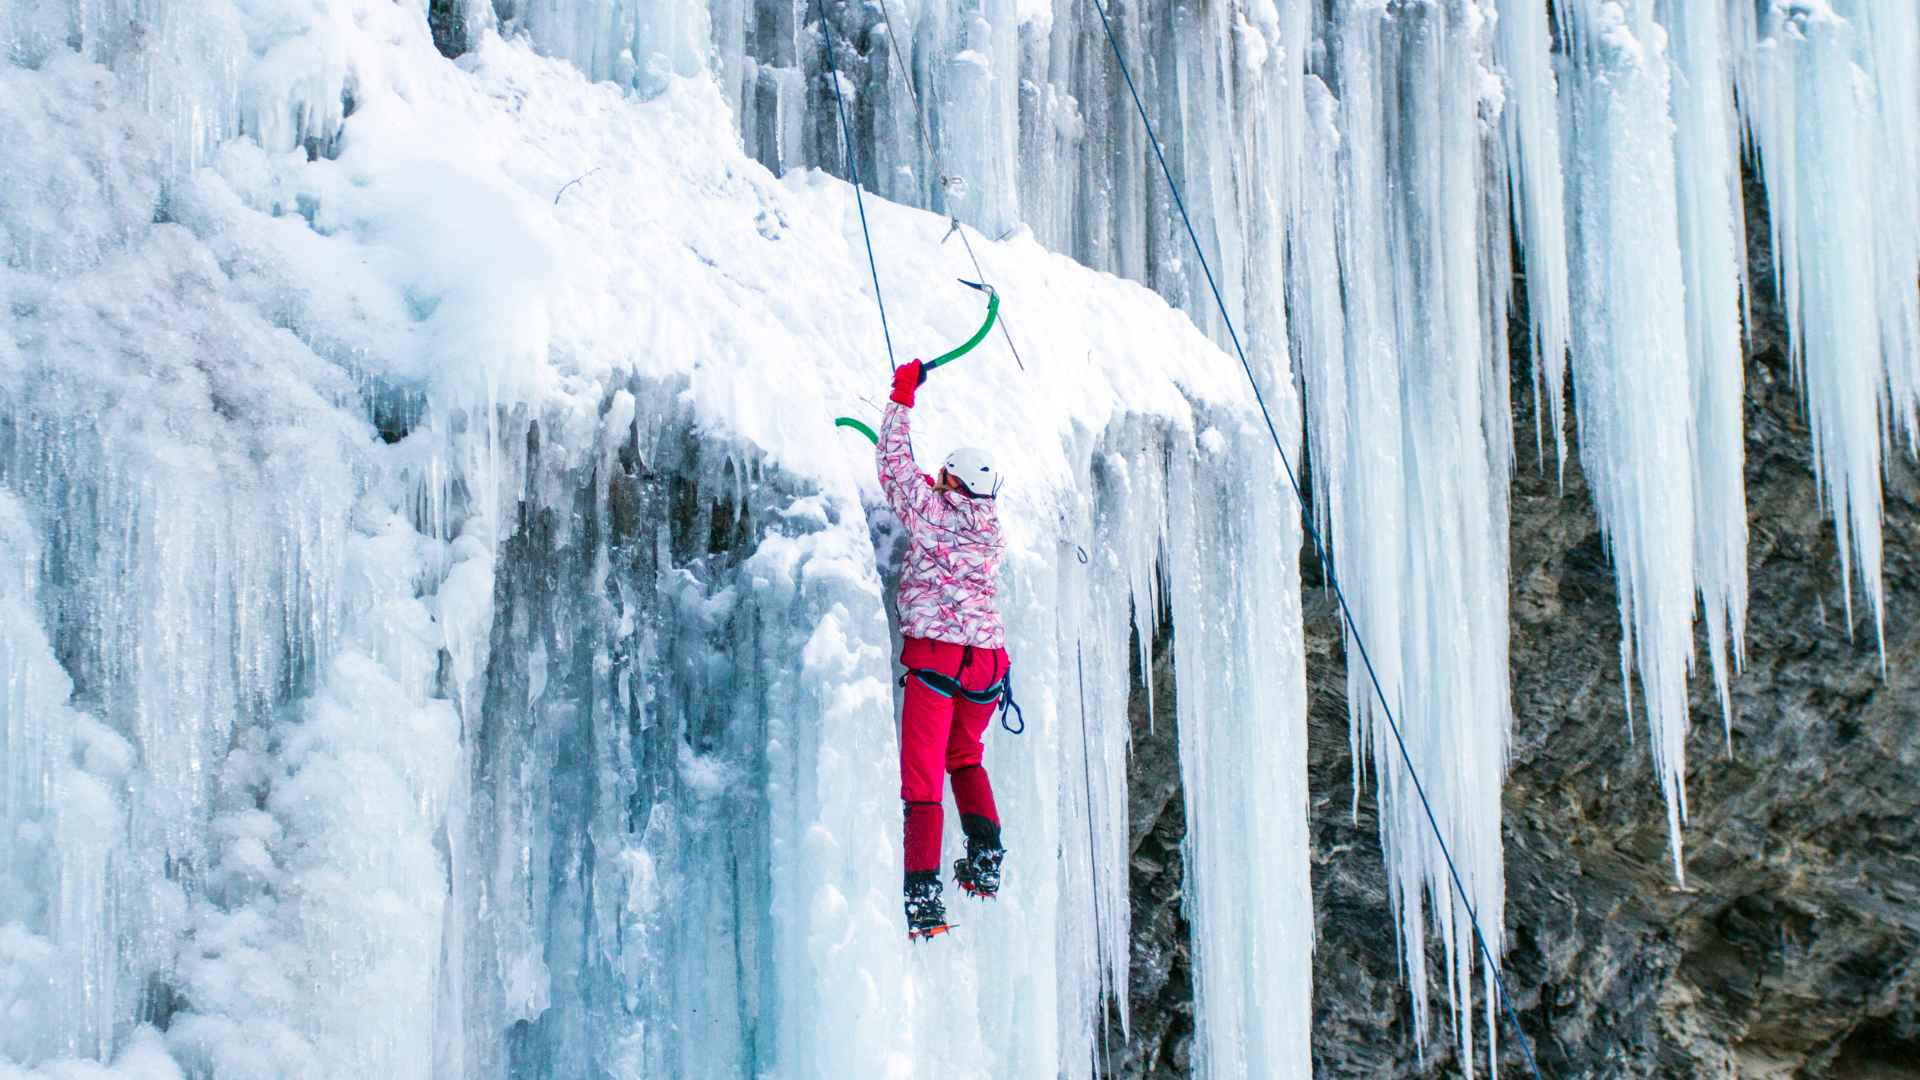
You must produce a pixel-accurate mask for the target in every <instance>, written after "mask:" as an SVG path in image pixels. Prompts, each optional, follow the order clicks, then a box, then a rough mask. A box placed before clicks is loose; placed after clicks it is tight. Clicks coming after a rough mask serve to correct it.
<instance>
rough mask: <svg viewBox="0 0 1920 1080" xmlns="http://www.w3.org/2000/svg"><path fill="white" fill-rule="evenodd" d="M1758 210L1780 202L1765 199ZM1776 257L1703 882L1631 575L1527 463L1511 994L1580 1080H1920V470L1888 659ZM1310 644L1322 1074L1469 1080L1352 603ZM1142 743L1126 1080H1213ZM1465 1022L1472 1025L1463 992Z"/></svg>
mask: <svg viewBox="0 0 1920 1080" xmlns="http://www.w3.org/2000/svg"><path fill="white" fill-rule="evenodd" d="M1748 205H1749V206H1751V207H1760V206H1763V205H1764V203H1763V200H1762V199H1761V197H1760V195H1759V193H1758V192H1757V191H1749V197H1748ZM1749 249H1750V252H1751V257H1752V260H1753V265H1752V277H1753V281H1754V285H1755V295H1754V297H1753V322H1754V326H1753V332H1752V337H1751V342H1750V349H1749V357H1748V365H1747V406H1746V432H1747V439H1746V449H1747V462H1746V476H1747V493H1748V510H1749V528H1750V532H1751V538H1750V542H1749V552H1748V569H1749V574H1750V581H1751V597H1752V599H1751V605H1750V611H1751V616H1750V619H1749V625H1748V628H1747V638H1746V664H1745V668H1744V671H1743V672H1742V674H1740V675H1739V676H1738V677H1736V679H1735V681H1734V684H1733V717H1732V734H1731V738H1730V739H1729V736H1728V735H1727V733H1726V730H1725V729H1724V728H1723V724H1722V719H1721V710H1720V706H1719V702H1718V700H1717V697H1716V695H1715V693H1714V691H1713V687H1712V683H1711V679H1710V678H1709V677H1708V676H1707V675H1706V673H1705V672H1704V671H1703V672H1702V673H1700V675H1699V676H1698V677H1696V678H1695V680H1694V682H1693V688H1692V695H1691V697H1692V709H1693V734H1692V736H1691V738H1690V740H1689V745H1688V762H1689V769H1688V777H1687V791H1688V800H1689V802H1688V805H1689V809H1690V811H1691V820H1690V822H1689V824H1688V826H1687V830H1686V842H1687V882H1686V888H1685V889H1681V888H1678V887H1677V886H1676V883H1675V881H1674V878H1673V873H1672V870H1671V867H1670V863H1669V858H1668V854H1667V838H1666V829H1665V816H1664V810H1663V808H1662V804H1661V801H1660V796H1659V791H1658V785H1657V783H1656V781H1655V778H1654V776H1653V772H1652V768H1651V766H1650V764H1649V760H1648V752H1647V748H1646V745H1645V734H1644V728H1642V729H1641V730H1640V731H1639V732H1638V733H1637V738H1638V741H1637V742H1636V741H1633V740H1632V739H1630V737H1629V731H1628V720H1627V714H1626V709H1625V705H1624V700H1625V699H1624V694H1623V690H1622V687H1621V670H1620V655H1619V648H1620V625H1619V611H1618V607H1617V598H1616V594H1615V591H1614V579H1613V570H1612V567H1611V565H1610V564H1609V562H1608V557H1607V553H1606V548H1605V546H1604V543H1603V541H1602V538H1601V536H1600V533H1599V528H1598V526H1597V524H1596V522H1595V519H1594V515H1593V510H1592V505H1591V502H1590V500H1589V498H1588V492H1587V490H1586V484H1585V480H1584V478H1583V476H1582V475H1581V472H1580V467H1579V462H1578V461H1577V460H1569V461H1568V462H1567V466H1566V473H1565V488H1564V490H1561V489H1560V488H1559V487H1558V485H1557V482H1556V478H1555V476H1554V466H1553V463H1552V461H1551V460H1548V461H1546V462H1544V463H1540V462H1537V461H1536V459H1535V458H1534V456H1533V454H1532V453H1531V452H1530V449H1529V448H1526V447H1523V448H1522V452H1521V466H1520V469H1519V472H1518V474H1517V475H1516V476H1515V478H1514V486H1513V526H1512V534H1511V555H1512V573H1511V597H1510V599H1511V607H1512V617H1513V636H1512V665H1513V675H1512V688H1513V704H1514V712H1515V716H1516V724H1515V733H1514V747H1513V761H1512V769H1511V775H1510V779H1509V781H1508V784H1507V788H1506V793H1505V809H1506V822H1505V837H1506V860H1507V879H1508V886H1507V895H1508V909H1507V927H1508V952H1507V965H1506V972H1505V975H1506V980H1507V984H1508V987H1509V989H1510V991H1511V993H1512V996H1513V999H1514V1002H1515V1005H1516V1007H1517V1009H1518V1010H1519V1012H1520V1015H1521V1024H1522V1026H1523V1028H1524V1030H1525V1033H1526V1035H1527V1037H1528V1039H1529V1040H1530V1041H1531V1042H1532V1045H1533V1048H1534V1051H1535V1053H1536V1055H1537V1057H1538V1059H1539V1064H1540V1067H1541V1069H1542V1071H1543V1073H1544V1074H1545V1075H1547V1076H1550V1077H1557V1078H1572V1077H1649V1076H1657V1077H1676V1078H1679V1077H1741V1078H1749V1077H1770V1078H1771V1077H1778V1078H1805V1080H1822V1078H1827V1077H1833V1078H1843V1077H1846V1078H1851V1077H1860V1078H1868V1080H1898V1078H1920V469H1916V468H1915V465H1914V462H1913V460H1912V459H1911V458H1910V457H1905V456H1896V457H1895V458H1894V460H1892V461H1891V462H1889V466H1888V474H1887V490H1886V500H1885V508H1886V568H1885V587H1886V596H1887V611H1886V618H1885V626H1886V650H1885V661H1884V669H1883V667H1882V657H1881V654H1880V652H1879V650H1878V649H1877V648H1876V643H1875V640H1874V630H1873V625H1872V623H1871V621H1870V620H1869V619H1868V618H1867V616H1866V613H1865V611H1864V607H1863V605H1862V604H1861V602H1860V597H1859V595H1858V592H1857V590H1856V593H1855V596H1854V600H1855V608H1854V611H1853V625H1852V628H1851V634H1849V627H1848V624H1847V607H1846V597H1845V583H1844V582H1843V581H1842V579H1841V577H1840V571H1839V559H1838V556H1837V553H1836V551H1835V546H1834V536H1833V529H1832V527H1831V525H1830V523H1829V520H1828V516H1827V513H1826V511H1825V510H1824V509H1823V508H1822V507H1821V506H1820V505H1819V500H1818V498H1817V495H1816V488H1815V480H1814V477H1813V474H1812V467H1811V457H1812V454H1811V447H1810V439H1809V436H1808V432H1807V429H1806V424H1805V422H1804V419H1803V416H1802V411H1801V405H1800V398H1799V394H1798V391H1797V389H1796V387H1795V385H1794V378H1793V374H1792V370H1791V365H1790V363H1789V359H1788V352H1787V342H1786V332H1785V319H1784V316H1783V314H1782V312H1781V310H1780V307H1779V302H1778V298H1777V297H1776V296H1775V295H1774V294H1773V291H1772V288H1771V270H1770V258H1771V256H1770V250H1769V245H1768V236H1767V229H1766V226H1765V222H1764V220H1753V221H1750V222H1749ZM1516 317H1517V318H1518V319H1520V320H1521V321H1522V322H1524V314H1523V313H1516ZM1523 363H1524V361H1521V362H1517V363H1516V371H1517V372H1518V373H1519V377H1518V379H1517V380H1516V381H1517V385H1516V387H1515V401H1516V402H1517V403H1520V408H1521V410H1522V412H1523V413H1524V415H1520V416H1518V417H1517V418H1516V424H1515V429H1516V430H1517V431H1522V432H1526V431H1531V430H1532V428H1533V425H1532V419H1533V418H1532V415H1531V409H1532V401H1531V395H1530V393H1528V392H1527V388H1526V386H1525V385H1524V379H1525V373H1524V369H1523V367H1522V364H1523ZM1551 453H1552V451H1551V449H1549V450H1548V454H1549V455H1551ZM1311 561H1312V560H1311V556H1310V554H1307V555H1303V557H1302V568H1303V572H1306V573H1311V570H1310V569H1309V566H1310V563H1311ZM1316 601H1317V603H1316ZM1307 629H1308V660H1307V666H1308V670H1307V676H1308V683H1309V688H1310V702H1311V704H1310V708H1311V715H1310V770H1311V776H1312V790H1313V793H1314V794H1313V842H1314V896H1315V907H1316V919H1317V931H1318V940H1317V946H1316V949H1317V951H1316V964H1315V967H1316V971H1315V988H1316V989H1315V992H1316V1005H1315V1014H1316V1015H1315V1018H1314V1038H1315V1043H1314V1064H1315V1071H1316V1075H1318V1076H1321V1077H1348V1076H1351V1077H1362V1076H1364V1077H1440V1076H1459V1075H1462V1069H1461V1066H1460V1063H1459V1062H1457V1061H1456V1060H1455V1050H1454V1048H1453V1046H1452V1045H1451V1041H1450V1033H1449V1031H1448V1030H1442V1031H1441V1032H1440V1033H1439V1034H1438V1035H1437V1037H1436V1038H1435V1039H1434V1040H1433V1041H1432V1042H1431V1043H1430V1044H1429V1045H1428V1047H1427V1048H1426V1059H1425V1061H1424V1063H1422V1062H1421V1060H1420V1057H1419V1055H1418V1054H1417V1053H1416V1051H1415V1048H1414V1046H1413V1042H1412V1034H1411V1026H1410V1023H1409V1020H1408V1013H1409V1001H1408V998H1407V992H1406V989H1405V986H1404V985H1403V983H1402V980H1401V977H1400V970H1399V963H1398V959H1397V956H1396V944H1395V941H1394V935H1393V929H1392V925H1391V923H1390V921H1389V918H1388V914H1387V898H1386V878H1385V873H1384V871H1383V868H1382V863H1381V853H1380V844H1379V837H1378V833H1377V828H1378V822H1377V819H1376V816H1375V806H1374V803H1373V800H1372V792H1371V791H1370V790H1363V791H1362V793H1361V797H1360V801H1359V806H1358V814H1357V817H1356V815H1355V814H1354V813H1353V810H1352V808H1353V784H1352V761H1351V757H1350V754H1349V752H1348V744H1347V722H1346V701H1345V685H1346V684H1345V669H1344V657H1343V656H1342V649H1341V645H1340V641H1339V627H1338V623H1337V622H1336V616H1335V613H1334V610H1333V608H1332V606H1331V604H1330V602H1328V601H1327V599H1326V598H1325V597H1324V596H1313V597H1310V598H1309V607H1308V628H1307ZM1700 655H1702V656H1704V655H1705V653H1704V645H1703V646H1702V651H1701V654H1700ZM1158 667H1159V665H1156V670H1155V672H1154V673H1153V675H1154V677H1155V679H1156V682H1158V683H1160V690H1159V695H1157V697H1158V700H1170V695H1171V687H1170V686H1167V685H1166V683H1168V682H1170V679H1167V678H1166V675H1165V673H1163V672H1161V671H1159V670H1158ZM1637 693H1638V691H1637V688H1636V695H1637ZM1158 711H1160V710H1156V712H1158ZM1134 733H1135V740H1136V741H1135V746H1136V750H1135V755H1134V759H1133V772H1134V774H1135V775H1134V776H1133V782H1134V784H1135V789H1136V796H1135V799H1134V805H1133V809H1134V812H1135V813H1136V815H1146V816H1137V817H1136V820H1135V822H1134V827H1133V834H1132V835H1133V839H1134V845H1135V856H1134V862H1133V878H1132V887H1133V898H1134V904H1135V907H1134V912H1133V918H1134V955H1133V958H1132V960H1133V968H1132V971H1133V979H1134V985H1133V986H1132V987H1130V996H1131V1004H1132V1010H1133V1025H1134V1026H1133V1040H1132V1044H1131V1045H1128V1046H1125V1047H1124V1048H1122V1047H1118V1046H1116V1048H1115V1049H1114V1052H1113V1053H1112V1054H1111V1055H1110V1056H1111V1060H1112V1062H1113V1067H1112V1070H1111V1073H1112V1074H1113V1075H1124V1076H1129V1077H1135V1076H1139V1077H1147V1076H1154V1077H1158V1076H1176V1075H1185V1074H1186V1073H1187V1072H1188V1071H1189V1070H1188V1068H1187V1060H1186V1049H1187V1044H1186V1042H1185V1041H1183V1037H1182V1033H1183V1032H1190V1030H1191V1020H1192V1008H1193V1004H1192V997H1191V986H1190V983H1189V982H1187V981H1186V980H1185V977H1184V976H1185V966H1184V964H1185V944H1184V937H1183V936H1182V934H1183V931H1184V926H1183V924H1182V923H1181V922H1180V918H1179V913H1178V903H1179V900H1178V896H1179V890H1180V880H1179V873H1178V867H1179V860H1178V852H1177V850H1176V849H1175V848H1174V846H1173V844H1172V839H1173V836H1174V835H1176V834H1177V833H1179V832H1181V831H1183V830H1182V826H1181V814H1180V798H1179V794H1178V770H1177V767H1176V766H1175V765H1173V764H1172V763H1170V761H1169V760H1167V759H1166V758H1165V757H1164V755H1163V754H1161V753H1160V752H1158V751H1157V750H1155V749H1154V748H1155V747H1156V745H1157V744H1158V741H1159V740H1163V739H1168V738H1171V726H1170V724H1165V723H1163V724H1162V725H1161V727H1160V728H1159V729H1158V730H1156V731H1154V732H1151V733H1148V734H1146V735H1145V738H1144V739H1143V737H1142V736H1143V726H1142V720H1141V718H1140V717H1136V718H1135V721H1134ZM1729 744H1730V745H1729ZM1143 788H1144V792H1142V789H1143ZM1162 791H1166V792H1168V794H1166V795H1161V794H1159V793H1160V792H1162ZM1170 931H1180V932H1173V933H1170ZM1437 989H1438V991H1439V993H1440V994H1442V995H1444V992H1445V988H1444V985H1442V986H1440V987H1438V988H1437ZM1183 995H1184V996H1183ZM1435 1009H1436V1016H1439V1017H1442V1018H1444V1017H1445V1010H1446V1005H1445V1003H1444V1000H1443V999H1442V1000H1440V1001H1437V1002H1436V1004H1435ZM1447 1026H1448V1025H1446V1024H1445V1023H1444V1021H1443V1024H1442V1027H1443V1029H1446V1028H1447ZM1501 1049H1502V1059H1503V1060H1502V1067H1503V1069H1504V1070H1505V1074H1506V1075H1508V1076H1523V1075H1526V1069H1525V1064H1524V1062H1523V1061H1522V1059H1521V1058H1520V1056H1519V1052H1518V1049H1517V1044H1516V1042H1515V1040H1514V1039H1513V1037H1512V1032H1511V1029H1510V1027H1508V1026H1506V1025H1505V1023H1504V1021H1503V1025H1502V1031H1501ZM1481 1053H1482V1054H1484V1049H1482V1051H1481ZM1483 1060H1484V1059H1483Z"/></svg>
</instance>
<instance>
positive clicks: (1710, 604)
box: [1660, 0, 1747, 737]
mask: <svg viewBox="0 0 1920 1080" xmlns="http://www.w3.org/2000/svg"><path fill="white" fill-rule="evenodd" d="M1660 15H1661V19H1662V22H1663V24H1664V25H1665V26H1666V28H1667V31H1668V33H1669V35H1670V37H1671V40H1672V46H1673V76H1674V77H1673V90H1672V111H1673V133H1674V168H1675V183H1676V191H1675V201H1676V207H1677V211H1678V225H1679V239H1680V256H1681V260H1682V273H1683V275H1684V279H1685V290H1686V291H1685V295H1686V320H1687V370H1688V372H1689V373H1690V383H1691V387H1692V391H1693V421H1692V422H1693V432H1694V453H1693V462H1692V466H1693V502H1694V531H1693V563H1694V575H1695V578H1696V584H1697V585H1698V588H1699V593H1700V602H1701V604H1702V606H1703V607H1704V608H1705V613H1706V630H1707V655H1708V659H1709V661H1710V663H1711V664H1712V668H1713V680H1714V686H1715V688H1716V689H1717V690H1718V691H1719V694H1720V709H1721V715H1722V717H1723V719H1724V720H1725V722H1726V724H1727V725H1729V728H1728V731H1729V737H1731V725H1732V723H1733V713H1732V703H1731V701H1730V700H1729V698H1728V686H1727V683H1728V678H1729V675H1730V669H1734V670H1737V669H1738V667H1739V664H1740V658H1741V652H1742V645H1741V642H1742V639H1743V637H1744V635H1745V632H1746V623H1747V499H1746V490H1747V489H1746V476H1745V473H1744V471H1743V465H1744V464H1745V461H1746V451H1745V446H1744V434H1745V425H1744V422H1743V418H1742V415H1741V403H1742V399H1743V397H1744V391H1745V379H1744V368H1745V364H1746V356H1745V350H1744V348H1743V343H1742V341H1741V335H1740V320H1741V314H1740V299H1741V296H1742V294H1743V293H1744V292H1745V289H1746V277H1747V273H1746V266H1747V260H1746V239H1745V238H1746V217H1745V213H1744V210H1743V207H1744V200H1743V198H1742V196H1741V191H1740V165H1739V161H1738V159H1737V157H1736V154H1737V153H1738V138H1739V136H1738V131H1737V129H1736V126H1735V121H1734V113H1733V65H1732V59H1731V57H1732V53H1731V50H1730V47H1729V42H1728V35H1727V20H1726V9H1725V8H1724V7H1723V6H1721V5H1720V4H1717V3H1706V4H1698V3H1687V2H1683V0H1662V3H1661V5H1660Z"/></svg>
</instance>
